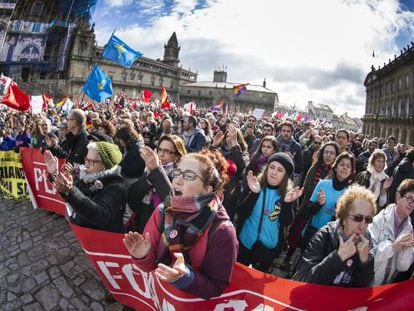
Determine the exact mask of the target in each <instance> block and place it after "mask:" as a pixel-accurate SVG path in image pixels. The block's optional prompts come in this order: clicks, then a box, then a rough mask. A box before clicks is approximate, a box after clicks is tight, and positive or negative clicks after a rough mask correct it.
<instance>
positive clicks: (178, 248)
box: [156, 193, 219, 265]
mask: <svg viewBox="0 0 414 311" xmlns="http://www.w3.org/2000/svg"><path fill="white" fill-rule="evenodd" d="M218 202H219V199H218V198H217V197H216V195H215V193H208V194H205V195H200V196H194V197H183V196H179V197H175V196H173V197H168V198H167V199H166V200H165V202H164V209H163V210H162V211H161V213H163V216H164V228H163V232H162V236H161V239H160V242H159V243H158V247H157V250H158V251H157V252H156V253H157V262H162V263H164V264H166V265H169V264H171V261H172V258H174V256H173V253H176V252H182V253H183V254H184V257H187V251H188V249H190V248H191V247H192V246H193V245H194V244H195V243H196V242H197V240H198V238H199V237H200V236H201V235H202V234H203V232H204V231H205V230H206V229H207V228H208V227H209V226H210V225H211V223H212V222H213V220H214V218H215V216H216V213H217V209H218V204H219V203H218ZM161 221H162V217H161ZM186 260H188V258H186Z"/></svg>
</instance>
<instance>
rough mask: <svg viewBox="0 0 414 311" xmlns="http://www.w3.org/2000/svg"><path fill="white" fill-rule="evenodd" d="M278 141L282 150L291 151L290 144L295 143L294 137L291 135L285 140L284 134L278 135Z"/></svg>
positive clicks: (278, 145)
mask: <svg viewBox="0 0 414 311" xmlns="http://www.w3.org/2000/svg"><path fill="white" fill-rule="evenodd" d="M276 142H277V147H278V148H279V151H280V152H289V151H290V146H291V145H292V143H293V138H292V137H291V138H289V139H288V140H284V139H283V138H282V136H278V137H276Z"/></svg>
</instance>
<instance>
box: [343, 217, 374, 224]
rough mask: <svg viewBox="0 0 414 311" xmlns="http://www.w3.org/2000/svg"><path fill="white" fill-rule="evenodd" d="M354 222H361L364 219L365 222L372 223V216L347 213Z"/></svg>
mask: <svg viewBox="0 0 414 311" xmlns="http://www.w3.org/2000/svg"><path fill="white" fill-rule="evenodd" d="M348 216H349V218H351V219H352V220H353V221H355V222H363V221H364V220H365V223H366V224H370V223H372V220H373V218H372V216H363V215H348Z"/></svg>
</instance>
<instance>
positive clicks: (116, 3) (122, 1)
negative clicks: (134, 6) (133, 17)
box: [105, 0, 134, 7]
mask: <svg viewBox="0 0 414 311" xmlns="http://www.w3.org/2000/svg"><path fill="white" fill-rule="evenodd" d="M133 2H134V0H105V3H106V4H108V5H109V6H110V7H121V6H126V5H130V4H131V3H133Z"/></svg>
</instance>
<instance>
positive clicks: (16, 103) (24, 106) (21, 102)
mask: <svg viewBox="0 0 414 311" xmlns="http://www.w3.org/2000/svg"><path fill="white" fill-rule="evenodd" d="M1 102H2V103H3V104H5V105H7V106H9V107H11V108H13V109H16V110H19V111H23V112H25V111H27V110H29V108H30V97H29V95H27V94H26V93H25V92H23V91H22V90H21V89H20V88H19V87H18V86H17V84H16V82H14V81H12V82H11V83H10V86H9V87H8V89H7V92H6V95H4V96H3V98H2V100H1Z"/></svg>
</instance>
